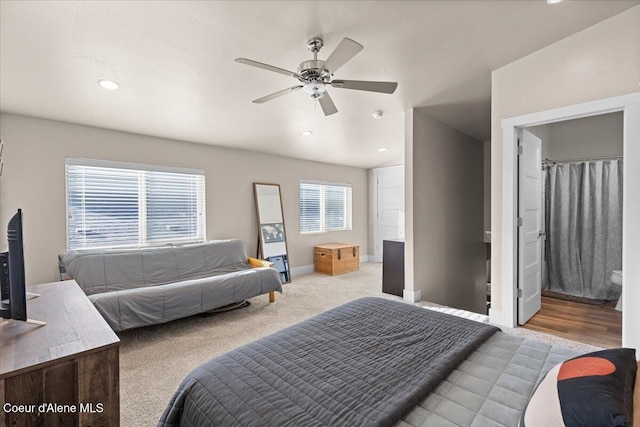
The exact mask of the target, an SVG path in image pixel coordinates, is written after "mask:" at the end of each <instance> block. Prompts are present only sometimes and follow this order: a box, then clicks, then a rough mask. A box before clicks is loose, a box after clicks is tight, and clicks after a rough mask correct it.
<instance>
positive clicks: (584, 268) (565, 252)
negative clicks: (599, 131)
mask: <svg viewBox="0 0 640 427" xmlns="http://www.w3.org/2000/svg"><path fill="white" fill-rule="evenodd" d="M545 186H546V195H545V199H546V200H545V220H546V221H545V223H546V231H547V240H546V254H547V274H548V277H547V279H548V286H549V289H550V290H551V291H555V292H561V293H564V294H569V295H575V296H580V297H586V298H595V299H605V300H615V299H617V298H618V297H619V296H620V288H619V287H616V286H612V285H611V283H610V277H611V272H612V271H613V270H621V269H622V160H597V161H587V162H573V163H558V164H551V165H547V166H546V176H545Z"/></svg>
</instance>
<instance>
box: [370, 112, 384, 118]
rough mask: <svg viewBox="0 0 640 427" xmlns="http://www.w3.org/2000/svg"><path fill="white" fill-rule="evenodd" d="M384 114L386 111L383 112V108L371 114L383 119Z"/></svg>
mask: <svg viewBox="0 0 640 427" xmlns="http://www.w3.org/2000/svg"><path fill="white" fill-rule="evenodd" d="M383 114H384V112H382V111H381V110H378V111H374V112H373V114H371V116H372V117H373V118H374V119H381V118H382V116H383Z"/></svg>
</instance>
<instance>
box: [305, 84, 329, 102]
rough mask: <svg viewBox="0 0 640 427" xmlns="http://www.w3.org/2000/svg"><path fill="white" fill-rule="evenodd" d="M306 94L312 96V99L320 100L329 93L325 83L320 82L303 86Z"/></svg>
mask: <svg viewBox="0 0 640 427" xmlns="http://www.w3.org/2000/svg"><path fill="white" fill-rule="evenodd" d="M302 89H304V91H305V92H307V93H308V94H310V95H311V97H312V98H315V99H319V98H322V96H323V95H324V93H325V92H326V91H327V87H326V86H325V85H324V83H318V82H309V83H307V84H306V85H304V86H302Z"/></svg>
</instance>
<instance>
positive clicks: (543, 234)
mask: <svg viewBox="0 0 640 427" xmlns="http://www.w3.org/2000/svg"><path fill="white" fill-rule="evenodd" d="M546 235H547V233H545V232H544V231H540V232H538V237H545V236H546Z"/></svg>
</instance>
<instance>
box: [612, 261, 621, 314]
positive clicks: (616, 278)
mask: <svg viewBox="0 0 640 427" xmlns="http://www.w3.org/2000/svg"><path fill="white" fill-rule="evenodd" d="M611 283H612V284H614V285H618V286H620V287H622V270H613V273H611ZM616 310H618V311H622V294H620V298H618V303H617V304H616Z"/></svg>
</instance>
